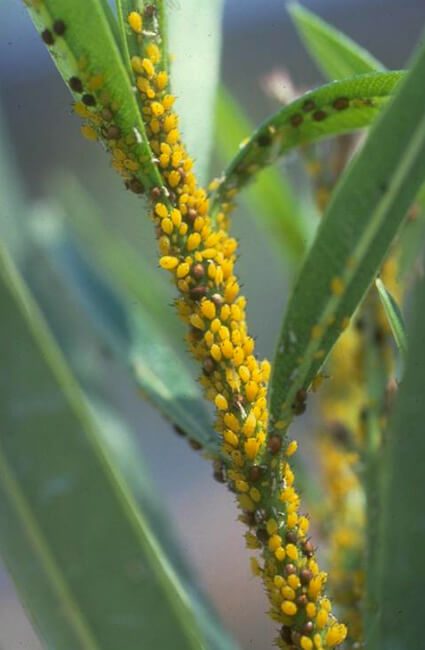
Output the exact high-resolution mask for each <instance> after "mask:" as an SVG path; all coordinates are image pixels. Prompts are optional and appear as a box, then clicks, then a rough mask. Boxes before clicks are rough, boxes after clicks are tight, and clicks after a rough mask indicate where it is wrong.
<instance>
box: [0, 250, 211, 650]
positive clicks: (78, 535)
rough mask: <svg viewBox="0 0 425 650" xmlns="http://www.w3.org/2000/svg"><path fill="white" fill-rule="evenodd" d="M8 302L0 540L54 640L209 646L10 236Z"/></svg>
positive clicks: (110, 647)
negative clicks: (14, 255) (19, 265)
mask: <svg viewBox="0 0 425 650" xmlns="http://www.w3.org/2000/svg"><path fill="white" fill-rule="evenodd" d="M0 313H1V321H2V328H3V330H2V331H3V336H2V337H1V338H0V356H1V359H2V364H1V373H0V383H1V390H0V405H1V412H2V430H1V433H0V497H1V498H0V545H1V551H2V554H3V556H4V558H5V561H6V563H7V565H8V567H9V569H10V571H11V573H12V575H13V578H14V580H15V582H16V584H17V587H18V590H19V592H20V593H21V594H22V598H23V600H24V602H25V603H26V606H27V607H28V608H29V609H30V612H31V615H32V616H33V618H34V620H35V623H36V627H37V629H38V631H39V633H40V634H41V636H42V637H43V638H44V639H45V641H46V644H47V647H52V648H53V647H54V648H61V650H67V649H68V648H69V650H75V649H76V648H84V649H86V650H116V649H117V648H137V647H139V646H142V647H148V648H153V647H173V648H179V649H180V648H181V650H188V649H189V648H193V649H194V650H195V649H196V650H199V649H201V648H205V647H206V644H205V642H204V640H203V637H202V633H201V631H200V628H199V624H198V622H197V621H196V620H195V618H194V615H193V612H192V611H191V607H190V600H189V595H188V593H187V591H186V589H185V587H184V586H183V585H182V584H181V583H180V582H179V580H178V578H177V574H176V572H175V570H174V568H173V566H172V565H171V563H170V562H169V559H168V558H167V556H166V555H165V554H164V552H163V548H162V542H160V541H159V540H158V539H157V537H156V535H155V533H154V531H153V530H152V529H151V527H150V523H149V520H148V518H147V517H146V515H145V513H144V511H143V509H142V508H141V507H138V506H137V503H136V501H135V499H134V497H133V496H132V494H131V490H130V489H129V487H128V485H127V482H126V480H125V478H124V477H123V475H122V474H121V471H120V469H119V468H118V467H117V466H116V465H115V464H114V460H113V457H112V456H111V453H110V449H108V448H107V446H105V444H104V442H103V440H102V435H101V434H100V433H99V431H98V428H97V426H96V423H95V422H94V421H93V419H92V417H91V415H90V412H89V411H88V409H87V407H86V406H85V403H84V400H83V397H82V395H81V392H80V390H79V389H78V386H77V385H76V384H75V382H74V380H73V378H72V376H71V375H70V372H69V370H68V368H67V366H66V364H65V362H64V361H63V359H62V357H61V355H60V352H59V350H58V348H57V347H56V345H55V343H54V341H53V339H52V337H51V336H50V334H49V332H48V330H47V328H46V327H45V324H44V321H43V319H42V317H41V315H40V313H39V312H38V310H37V308H36V305H35V304H34V302H33V301H32V299H31V297H30V295H29V293H28V291H27V290H26V288H25V286H24V285H23V283H22V281H21V280H20V278H19V276H18V274H17V272H16V270H15V268H14V267H13V264H12V262H11V261H10V259H9V258H8V256H7V254H6V253H5V251H4V249H3V248H1V249H0ZM11 341H13V345H11Z"/></svg>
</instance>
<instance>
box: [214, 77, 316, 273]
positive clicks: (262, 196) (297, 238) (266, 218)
mask: <svg viewBox="0 0 425 650" xmlns="http://www.w3.org/2000/svg"><path fill="white" fill-rule="evenodd" d="M253 130H254V129H253V126H252V124H251V123H250V121H249V119H248V116H247V115H246V114H245V112H244V111H243V108H242V106H240V105H239V104H238V102H237V100H236V99H235V97H233V96H232V95H231V93H230V92H229V91H228V90H227V89H226V88H225V87H224V86H222V87H221V88H220V89H219V92H218V94H217V104H216V129H215V146H216V149H217V153H218V155H219V156H220V158H221V159H222V160H223V161H226V162H227V161H228V160H230V158H231V156H233V155H234V152H235V151H237V150H238V147H239V146H240V144H241V142H242V141H243V140H244V139H245V138H246V137H247V136H248V135H249V134H250V133H252V131H253ZM245 205H246V206H247V207H249V210H250V211H251V212H252V215H253V217H254V218H255V219H256V220H257V221H258V223H259V225H260V227H262V228H264V227H265V228H267V230H268V231H269V232H270V234H271V235H272V239H273V242H274V243H275V244H276V245H277V248H278V250H279V252H280V254H281V255H282V256H285V257H286V256H289V257H291V258H292V259H293V260H294V261H296V260H299V259H300V258H301V257H302V255H303V253H304V251H305V248H306V242H307V239H308V236H307V232H306V230H307V228H306V226H305V225H304V224H303V221H302V214H301V210H300V207H299V205H298V203H297V201H296V198H295V196H294V194H293V192H292V189H291V186H290V183H289V181H288V179H287V178H286V176H285V174H284V172H283V171H282V170H279V171H277V170H276V169H274V168H273V167H270V168H269V169H267V170H265V171H264V173H263V174H261V176H259V178H258V181H257V183H255V184H254V185H252V186H251V187H250V188H249V189H248V191H247V193H246V195H245Z"/></svg>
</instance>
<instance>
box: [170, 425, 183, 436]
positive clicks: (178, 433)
mask: <svg viewBox="0 0 425 650" xmlns="http://www.w3.org/2000/svg"><path fill="white" fill-rule="evenodd" d="M173 429H174V431H175V433H177V435H178V436H183V437H184V436H185V435H186V433H185V432H184V431H183V429H182V428H181V427H179V425H178V424H173Z"/></svg>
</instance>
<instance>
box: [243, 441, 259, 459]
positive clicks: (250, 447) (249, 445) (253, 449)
mask: <svg viewBox="0 0 425 650" xmlns="http://www.w3.org/2000/svg"><path fill="white" fill-rule="evenodd" d="M244 450H245V454H246V455H247V458H249V460H254V459H255V457H256V455H257V453H258V442H257V440H255V438H250V439H249V440H247V441H246V442H245V443H244Z"/></svg>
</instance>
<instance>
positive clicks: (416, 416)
mask: <svg viewBox="0 0 425 650" xmlns="http://www.w3.org/2000/svg"><path fill="white" fill-rule="evenodd" d="M414 295H415V301H414V305H415V308H414V315H413V317H412V319H411V323H410V327H409V352H408V355H407V364H406V372H405V376H404V379H403V382H402V384H401V387H400V393H399V398H398V401H397V404H396V412H395V414H394V418H393V420H392V422H391V424H390V427H389V432H387V435H386V450H385V451H384V454H383V457H381V463H382V470H383V492H382V506H381V509H382V527H381V531H380V539H379V542H378V548H379V566H380V575H379V580H378V611H377V612H375V618H374V621H373V622H374V623H375V626H374V627H373V628H372V629H371V630H370V635H369V637H368V638H367V639H366V642H367V644H368V646H367V647H370V648H371V649H372V648H373V650H375V649H376V650H378V649H379V650H403V649H404V648H421V647H422V644H423V632H422V629H421V625H418V620H420V619H419V618H418V617H421V615H422V613H423V611H424V608H423V585H424V582H425V560H424V557H423V554H422V553H421V552H418V549H421V548H422V546H423V539H424V511H425V490H424V473H423V459H424V458H425V436H424V429H423V423H424V419H425V400H424V399H423V397H422V395H421V391H422V386H423V385H424V383H425V345H424V322H425V321H424V319H425V282H424V280H423V278H422V279H421V280H420V282H418V286H417V288H416V291H415V294H414ZM369 641H370V643H369Z"/></svg>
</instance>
